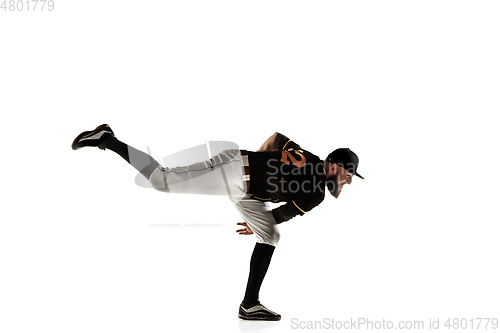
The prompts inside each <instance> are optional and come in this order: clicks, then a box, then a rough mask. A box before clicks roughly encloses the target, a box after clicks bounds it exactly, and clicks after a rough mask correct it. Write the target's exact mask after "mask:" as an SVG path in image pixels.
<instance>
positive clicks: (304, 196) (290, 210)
mask: <svg viewBox="0 0 500 333" xmlns="http://www.w3.org/2000/svg"><path fill="white" fill-rule="evenodd" d="M324 198H325V194H324V193H322V192H321V193H319V192H316V193H311V192H310V191H307V192H304V193H301V194H298V195H296V196H295V197H294V198H293V200H289V201H287V203H286V204H284V205H281V206H279V207H277V208H275V209H273V210H272V213H273V216H274V219H275V220H276V223H278V224H279V223H281V222H285V221H288V220H290V219H292V218H294V217H295V216H297V215H304V214H305V213H307V212H308V211H310V210H311V209H313V208H314V207H316V206H317V205H319V204H320V203H321V202H322V201H323V199H324Z"/></svg>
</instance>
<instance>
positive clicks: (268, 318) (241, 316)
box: [238, 314, 281, 321]
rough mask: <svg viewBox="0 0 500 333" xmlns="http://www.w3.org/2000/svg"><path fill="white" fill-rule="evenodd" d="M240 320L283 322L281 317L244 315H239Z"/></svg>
mask: <svg viewBox="0 0 500 333" xmlns="http://www.w3.org/2000/svg"><path fill="white" fill-rule="evenodd" d="M238 318H240V319H244V320H265V321H278V320H281V317H274V318H273V317H247V316H244V315H242V314H238Z"/></svg>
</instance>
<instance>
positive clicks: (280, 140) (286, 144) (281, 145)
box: [276, 133, 300, 150]
mask: <svg viewBox="0 0 500 333" xmlns="http://www.w3.org/2000/svg"><path fill="white" fill-rule="evenodd" d="M276 147H278V150H288V149H300V146H299V145H298V144H296V143H295V142H293V141H292V140H290V139H289V138H288V137H287V136H286V135H283V134H281V133H278V135H276Z"/></svg>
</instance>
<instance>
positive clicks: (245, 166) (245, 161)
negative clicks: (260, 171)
mask: <svg viewBox="0 0 500 333" xmlns="http://www.w3.org/2000/svg"><path fill="white" fill-rule="evenodd" d="M240 152H241V159H242V160H243V181H244V182H245V187H246V189H247V192H248V191H249V190H250V166H249V164H248V152H247V151H246V150H244V149H242V150H240Z"/></svg>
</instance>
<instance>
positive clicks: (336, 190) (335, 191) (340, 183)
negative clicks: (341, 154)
mask: <svg viewBox="0 0 500 333" xmlns="http://www.w3.org/2000/svg"><path fill="white" fill-rule="evenodd" d="M352 176H354V175H353V174H352V173H350V172H349V171H347V170H346V169H344V168H342V167H339V166H336V173H335V174H334V175H333V176H332V177H331V179H330V180H331V181H332V182H333V184H332V185H333V186H332V185H330V186H329V187H328V189H329V190H330V193H331V195H333V196H334V197H335V199H337V198H338V197H339V195H340V192H342V188H343V187H344V186H345V185H349V184H350V183H351V182H352Z"/></svg>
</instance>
